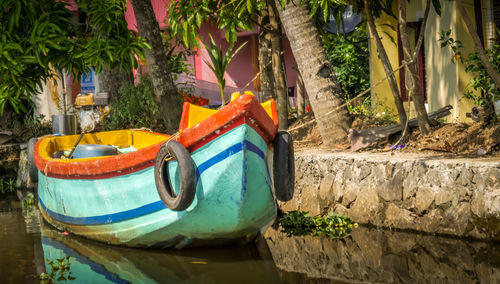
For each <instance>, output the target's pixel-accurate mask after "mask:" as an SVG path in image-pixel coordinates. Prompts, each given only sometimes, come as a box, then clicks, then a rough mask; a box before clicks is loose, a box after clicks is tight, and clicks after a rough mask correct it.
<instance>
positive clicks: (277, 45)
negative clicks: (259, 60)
mask: <svg viewBox="0 0 500 284" xmlns="http://www.w3.org/2000/svg"><path fill="white" fill-rule="evenodd" d="M267 2H268V3H267V10H268V13H269V25H270V26H271V58H272V70H273V75H274V91H275V93H276V95H277V100H276V110H277V112H278V121H279V129H283V130H285V129H287V128H288V88H287V85H286V74H285V63H284V60H283V56H282V52H283V41H282V38H281V35H282V33H281V24H280V21H279V18H278V11H277V10H276V6H275V4H274V2H273V1H267Z"/></svg>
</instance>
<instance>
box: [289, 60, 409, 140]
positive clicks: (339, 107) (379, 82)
mask: <svg viewBox="0 0 500 284" xmlns="http://www.w3.org/2000/svg"><path fill="white" fill-rule="evenodd" d="M412 62H413V60H410V61H409V62H403V64H401V65H399V67H398V68H396V69H394V71H392V72H391V73H390V74H389V75H387V76H385V77H384V78H383V79H381V80H380V81H378V82H377V83H376V84H375V85H373V86H371V87H370V88H368V89H366V90H365V91H363V92H361V93H359V94H358V95H356V96H355V97H354V98H352V99H351V100H349V101H348V102H345V103H344V104H341V105H340V106H338V107H336V108H334V109H332V110H331V111H329V112H327V113H326V114H324V115H329V114H331V113H333V112H335V111H337V110H339V109H341V108H343V107H345V106H347V105H349V104H351V102H352V101H355V100H357V99H359V98H361V96H363V95H365V94H366V93H368V92H369V91H371V90H372V89H374V88H375V87H377V86H378V85H380V84H382V82H384V81H385V80H387V78H389V76H391V75H392V74H394V73H396V72H397V71H399V70H400V69H401V68H403V67H405V66H406V65H408V64H410V63H412ZM315 121H316V118H313V119H312V120H310V121H308V122H306V123H304V124H301V125H298V126H296V127H294V128H292V129H288V131H293V130H296V129H300V128H302V127H304V126H306V125H309V124H311V123H313V122H315Z"/></svg>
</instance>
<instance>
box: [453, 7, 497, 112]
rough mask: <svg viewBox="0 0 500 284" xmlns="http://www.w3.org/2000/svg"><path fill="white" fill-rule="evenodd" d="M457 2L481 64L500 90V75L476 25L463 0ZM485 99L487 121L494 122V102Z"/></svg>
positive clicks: (487, 98)
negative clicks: (492, 62) (492, 63)
mask: <svg viewBox="0 0 500 284" xmlns="http://www.w3.org/2000/svg"><path fill="white" fill-rule="evenodd" d="M456 2H457V7H458V10H459V11H460V14H462V17H463V19H464V22H465V25H466V26H467V30H468V31H469V34H470V36H471V37H472V40H473V41H474V46H475V47H476V51H477V53H478V54H479V58H480V59H481V62H482V63H483V66H484V68H485V69H486V72H487V73H488V75H489V76H490V77H491V79H492V80H493V82H494V83H495V85H497V87H499V88H500V73H499V72H497V71H496V70H495V68H494V67H493V65H491V63H490V61H489V60H488V56H486V52H485V51H484V48H483V43H482V42H481V39H480V38H479V36H478V35H477V32H476V31H475V30H474V25H473V24H472V21H471V20H470V18H469V14H467V11H465V8H464V4H463V2H462V0H457V1H456ZM484 99H485V100H484V104H485V106H484V108H485V116H486V119H487V120H488V119H491V120H492V119H494V118H495V108H494V105H493V100H492V98H491V97H490V96H487V95H486V96H485V98H484ZM491 120H490V121H491Z"/></svg>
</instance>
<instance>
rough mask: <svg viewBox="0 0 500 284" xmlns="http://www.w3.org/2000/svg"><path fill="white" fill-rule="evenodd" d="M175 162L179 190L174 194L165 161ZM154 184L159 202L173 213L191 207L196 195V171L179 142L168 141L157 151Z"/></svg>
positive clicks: (189, 156) (187, 153)
mask: <svg viewBox="0 0 500 284" xmlns="http://www.w3.org/2000/svg"><path fill="white" fill-rule="evenodd" d="M169 157H173V158H174V159H175V160H177V163H178V167H179V173H180V179H181V183H180V188H179V192H178V193H177V194H175V191H174V190H173V188H172V183H171V182H170V178H169V173H168V162H167V161H166V159H168V158H169ZM155 183H156V189H157V190H158V194H159V195H160V199H161V201H162V202H163V203H164V204H165V206H167V208H169V209H171V210H174V211H182V210H185V209H187V208H188V207H189V205H191V203H192V202H193V200H194V197H195V195H196V171H195V167H194V163H193V160H192V159H191V155H190V154H189V151H188V150H187V149H186V148H185V147H184V146H183V145H182V144H181V143H179V142H177V141H175V140H170V141H167V142H165V143H164V144H163V145H162V146H161V147H160V150H158V153H157V154H156V159H155Z"/></svg>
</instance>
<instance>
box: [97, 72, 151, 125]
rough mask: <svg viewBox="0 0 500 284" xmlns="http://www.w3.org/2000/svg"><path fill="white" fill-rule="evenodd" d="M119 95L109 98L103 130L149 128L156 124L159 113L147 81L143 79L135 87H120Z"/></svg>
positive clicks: (131, 85)
mask: <svg viewBox="0 0 500 284" xmlns="http://www.w3.org/2000/svg"><path fill="white" fill-rule="evenodd" d="M119 93H120V95H119V96H115V97H112V98H111V102H110V107H111V112H110V114H109V116H107V117H105V119H104V122H103V126H104V129H106V130H114V129H124V128H140V127H148V128H150V127H151V126H153V125H154V124H155V123H156V121H157V119H158V117H159V113H160V111H159V106H158V104H157V103H156V101H155V99H154V87H153V83H152V82H151V81H150V80H149V79H147V78H145V77H143V78H142V80H141V82H140V83H139V84H138V85H137V86H134V85H133V84H128V85H125V86H122V87H121V88H120V92H119Z"/></svg>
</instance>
